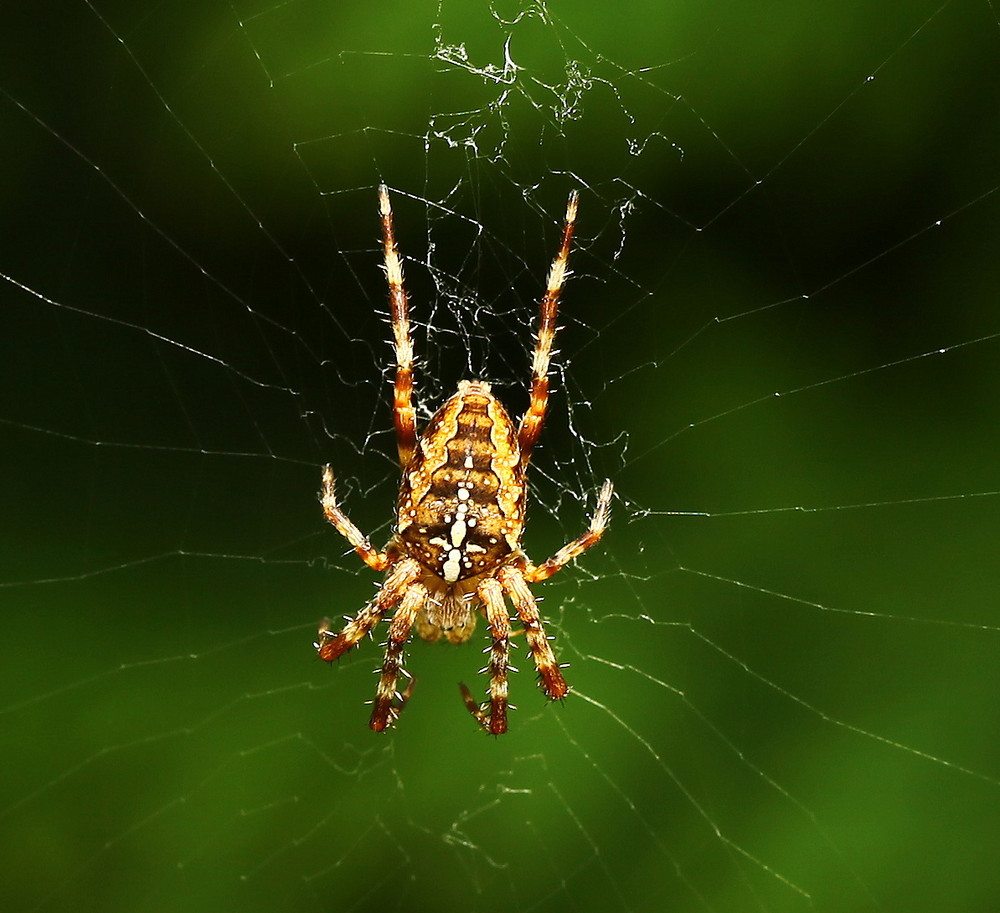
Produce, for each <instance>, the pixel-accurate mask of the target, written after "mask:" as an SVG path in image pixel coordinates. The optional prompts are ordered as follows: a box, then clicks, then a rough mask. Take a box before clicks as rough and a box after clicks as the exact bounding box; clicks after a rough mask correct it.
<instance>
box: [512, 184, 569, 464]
mask: <svg viewBox="0 0 1000 913" xmlns="http://www.w3.org/2000/svg"><path fill="white" fill-rule="evenodd" d="M576 204H577V194H576V191H575V190H574V191H573V192H572V193H571V194H570V195H569V199H568V200H567V202H566V219H565V221H564V222H563V234H562V245H561V246H560V248H559V253H558V254H556V258H555V260H553V261H552V267H551V269H549V278H548V281H547V282H546V289H545V295H544V297H543V298H542V304H541V314H540V316H539V318H538V340H537V342H536V344H535V354H534V357H533V358H532V361H531V401H530V402H529V404H528V409H527V411H526V412H525V413H524V417H523V418H522V419H521V427H520V428H519V429H518V432H517V443H518V446H519V447H520V450H521V465H522V466H527V465H528V461H529V460H530V459H531V451H532V449H533V448H534V446H535V442H536V441H537V440H538V435H539V434H541V433H542V424H543V423H544V421H545V412H546V410H547V409H548V405H549V362H550V360H551V359H552V342H553V340H554V339H555V335H556V329H557V327H556V315H557V314H558V311H559V295H560V293H561V292H562V287H563V282H565V281H566V272H567V269H566V266H567V263H568V261H569V249H570V246H571V245H572V243H573V226H574V223H575V222H576Z"/></svg>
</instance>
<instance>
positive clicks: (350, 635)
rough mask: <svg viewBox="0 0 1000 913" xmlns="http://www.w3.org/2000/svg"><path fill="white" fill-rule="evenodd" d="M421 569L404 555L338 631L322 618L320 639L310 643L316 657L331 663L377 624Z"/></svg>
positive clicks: (402, 594) (397, 601)
mask: <svg viewBox="0 0 1000 913" xmlns="http://www.w3.org/2000/svg"><path fill="white" fill-rule="evenodd" d="M422 573H423V571H422V570H421V568H420V565H419V564H418V563H417V561H416V560H415V559H413V558H404V559H403V560H402V561H400V562H399V563H398V564H397V565H396V566H395V567H393V569H392V570H391V571H390V572H389V575H388V576H387V577H386V578H385V582H384V583H383V584H382V587H381V588H380V589H379V591H378V595H377V596H376V597H375V598H374V599H373V600H372V601H371V602H369V603H368V605H366V606H365V607H364V608H363V609H362V610H361V611H360V612H358V614H357V615H355V616H354V618H353V619H352V620H351V621H349V622H348V623H347V624H346V625H344V628H343V630H342V631H341V632H340V633H339V634H334V633H333V632H332V631H331V630H330V628H329V619H325V620H324V622H323V624H322V625H321V626H320V629H319V640H317V641H316V643H315V644H314V645H313V646H315V647H316V652H317V653H319V658H320V659H322V660H325V661H326V662H328V663H332V662H333V661H334V660H335V659H339V658H340V657H341V656H343V655H344V654H345V653H346V652H347V651H348V650H350V649H351V647H353V646H355V645H357V644H358V643H359V642H360V641H361V638H363V637H364V636H365V635H366V634H367V633H368V632H369V631H371V629H372V628H374V627H375V625H377V624H378V622H379V619H380V618H382V616H383V615H385V613H386V612H388V611H389V609H391V608H392V607H393V606H394V605H397V604H398V603H399V602H400V600H402V599H403V598H404V595H405V593H406V592H407V588H408V587H409V586H410V584H412V583H414V582H415V581H416V580H417V579H419V577H420V575H421V574H422Z"/></svg>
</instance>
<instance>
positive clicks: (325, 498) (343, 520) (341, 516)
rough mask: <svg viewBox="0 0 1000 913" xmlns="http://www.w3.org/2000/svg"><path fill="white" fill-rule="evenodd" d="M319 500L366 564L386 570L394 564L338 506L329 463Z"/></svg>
mask: <svg viewBox="0 0 1000 913" xmlns="http://www.w3.org/2000/svg"><path fill="white" fill-rule="evenodd" d="M319 500H320V503H321V504H322V505H323V513H324V514H326V519H327V520H328V521H329V522H330V523H331V524H333V526H334V528H335V529H336V530H337V532H338V533H340V535H342V536H343V537H344V538H345V539H346V540H347V541H348V542H350V543H351V545H353V546H354V550H355V551H356V552H357V553H358V554H359V555H360V556H361V560H362V561H364V563H365V564H367V565H368V566H369V567H370V568H373V569H374V570H376V571H384V570H385V569H386V568H387V567H389V565H390V564H392V561H393V559H392V557H391V556H390V555H389V553H388V552H380V551H379V550H378V549H377V548H374V547H373V546H372V544H371V543H370V542H369V541H368V539H367V538H366V537H365V535H364V533H362V532H361V530H360V529H358V528H357V527H356V526H355V525H354V524H353V523H352V522H351V521H350V519H349V518H348V516H347V514H345V513H344V512H343V511H342V510H341V509H340V507H339V506H338V504H337V493H336V484H335V482H334V478H333V467H332V466H330V464H329V463H327V465H326V466H324V467H323V491H322V492H320V496H319Z"/></svg>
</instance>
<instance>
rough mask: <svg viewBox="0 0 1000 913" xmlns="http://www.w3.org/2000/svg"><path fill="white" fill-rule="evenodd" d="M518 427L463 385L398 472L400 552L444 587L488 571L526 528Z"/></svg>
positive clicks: (486, 394) (481, 387)
mask: <svg viewBox="0 0 1000 913" xmlns="http://www.w3.org/2000/svg"><path fill="white" fill-rule="evenodd" d="M524 502H525V490H524V469H523V467H522V465H521V454H520V450H519V449H518V444H517V429H516V428H515V427H514V423H513V422H512V421H511V419H510V416H509V415H507V411H506V410H505V409H504V407H503V406H502V405H501V404H500V402H499V400H497V398H496V397H495V396H493V394H492V393H491V392H490V385H489V384H487V383H482V382H476V381H462V382H461V383H460V384H459V385H458V392H457V393H456V394H455V395H454V396H452V397H451V398H450V399H449V400H448V401H447V402H445V404H444V405H443V406H442V407H441V408H440V409H439V410H438V411H437V413H435V415H434V417H433V418H432V419H431V420H430V422H429V423H428V425H427V428H426V429H425V431H424V433H423V435H422V436H421V438H420V441H419V442H418V444H417V447H416V450H415V451H414V454H413V459H412V460H411V462H410V465H409V466H408V467H407V468H406V471H405V472H404V474H403V483H402V485H401V487H400V493H399V523H398V526H397V542H398V544H399V547H400V548H401V549H402V550H403V551H404V552H406V553H407V554H409V555H412V556H413V557H414V558H416V559H417V561H419V562H420V563H421V565H423V566H424V567H425V568H427V570H429V571H431V573H433V574H434V575H435V576H437V577H439V578H440V579H441V580H442V581H444V582H445V583H448V584H454V583H457V582H458V581H461V580H465V579H467V578H470V577H478V576H480V575H482V574H485V573H488V572H489V571H490V570H492V569H493V568H495V567H496V566H497V565H499V564H500V563H501V562H502V561H503V560H504V559H505V558H507V556H508V555H509V554H510V553H511V552H512V551H514V550H515V549H516V548H517V547H518V544H519V542H520V539H521V532H522V530H523V529H524Z"/></svg>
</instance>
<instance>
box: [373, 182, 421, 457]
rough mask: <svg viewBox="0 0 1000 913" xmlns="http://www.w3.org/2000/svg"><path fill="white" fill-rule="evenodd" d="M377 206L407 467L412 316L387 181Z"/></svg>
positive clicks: (412, 434)
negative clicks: (380, 223)
mask: <svg viewBox="0 0 1000 913" xmlns="http://www.w3.org/2000/svg"><path fill="white" fill-rule="evenodd" d="M378 208H379V215H380V216H381V218H382V249H383V256H384V259H385V278H386V281H387V282H388V283H389V320H390V322H391V324H392V342H393V347H394V349H395V350H396V381H395V384H394V388H393V404H392V415H393V420H394V422H395V425H396V444H397V447H398V449H399V464H400V465H401V466H402V467H403V468H404V469H405V468H406V467H407V466H409V465H410V458H411V457H412V456H413V451H414V448H415V447H416V445H417V414H416V410H415V409H414V408H413V340H412V339H411V338H410V316H409V310H408V307H407V302H406V290H405V289H404V288H403V265H402V263H401V262H400V260H399V251H398V250H397V249H396V235H395V232H394V231H393V227H392V205H391V204H390V202H389V189H388V188H387V187H386V186H385V184H379V186H378Z"/></svg>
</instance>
